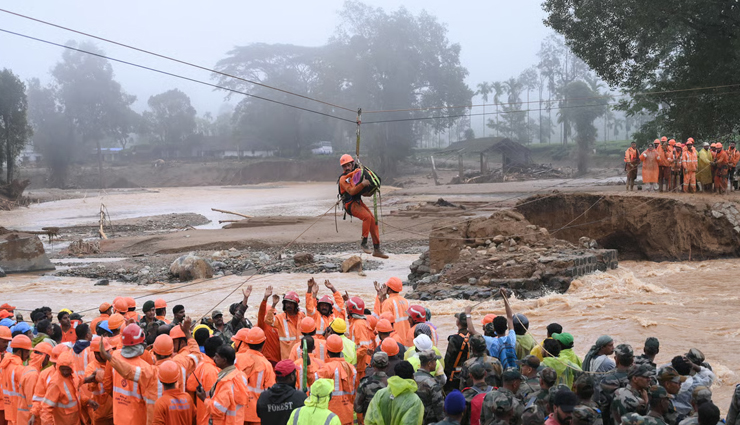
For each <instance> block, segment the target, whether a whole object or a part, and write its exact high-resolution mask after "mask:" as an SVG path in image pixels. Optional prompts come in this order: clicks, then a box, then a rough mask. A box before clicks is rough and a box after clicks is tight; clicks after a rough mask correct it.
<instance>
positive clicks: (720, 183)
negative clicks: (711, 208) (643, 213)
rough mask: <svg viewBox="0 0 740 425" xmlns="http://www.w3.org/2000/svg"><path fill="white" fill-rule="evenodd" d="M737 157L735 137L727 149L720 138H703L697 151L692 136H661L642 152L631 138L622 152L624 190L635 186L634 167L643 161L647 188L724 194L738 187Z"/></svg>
mask: <svg viewBox="0 0 740 425" xmlns="http://www.w3.org/2000/svg"><path fill="white" fill-rule="evenodd" d="M739 161H740V151H738V150H737V149H736V148H735V142H734V141H732V142H730V143H729V147H728V148H727V149H725V148H724V146H723V145H722V143H719V142H717V143H711V144H710V143H708V142H704V143H703V146H702V149H700V150H699V151H697V150H696V148H695V147H694V139H693V138H691V137H689V138H688V140H686V143H685V144H684V143H676V141H675V140H674V139H671V140H668V138H667V137H665V136H664V137H661V138H660V139H655V141H654V142H653V144H652V145H648V148H647V149H646V150H645V151H643V152H642V153H640V151H639V150H638V149H637V144H636V143H635V142H632V144H631V146H630V147H629V148H627V151H626V152H625V153H624V167H625V171H626V172H627V190H628V191H630V190H634V185H635V180H636V179H637V167H638V166H639V165H640V164H642V182H643V185H644V187H645V189H646V190H647V191H654V190H658V191H660V192H680V191H681V190H683V192H690V193H694V192H706V193H711V192H714V193H719V194H724V193H726V192H727V191H728V189H729V190H730V191H732V190H736V189H737V181H736V180H735V168H736V167H737V164H738V162H739Z"/></svg>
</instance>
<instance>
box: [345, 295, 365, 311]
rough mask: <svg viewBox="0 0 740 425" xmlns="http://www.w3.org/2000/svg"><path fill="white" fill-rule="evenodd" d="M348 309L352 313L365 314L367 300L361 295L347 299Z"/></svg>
mask: <svg viewBox="0 0 740 425" xmlns="http://www.w3.org/2000/svg"><path fill="white" fill-rule="evenodd" d="M347 311H349V313H350V314H365V301H363V300H362V298H360V297H352V298H350V299H349V300H348V301H347Z"/></svg>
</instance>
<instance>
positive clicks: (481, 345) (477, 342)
mask: <svg viewBox="0 0 740 425" xmlns="http://www.w3.org/2000/svg"><path fill="white" fill-rule="evenodd" d="M470 348H471V349H472V350H473V353H480V352H483V351H486V348H487V347H486V339H485V338H483V335H473V336H471V337H470Z"/></svg>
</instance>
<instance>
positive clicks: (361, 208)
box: [339, 168, 380, 245]
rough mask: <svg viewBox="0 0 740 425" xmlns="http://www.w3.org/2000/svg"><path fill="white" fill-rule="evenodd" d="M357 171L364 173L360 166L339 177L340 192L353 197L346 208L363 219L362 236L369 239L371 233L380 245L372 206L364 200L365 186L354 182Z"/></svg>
mask: <svg viewBox="0 0 740 425" xmlns="http://www.w3.org/2000/svg"><path fill="white" fill-rule="evenodd" d="M357 173H362V169H361V168H358V169H356V170H354V171H350V172H349V173H347V174H342V175H341V176H340V177H339V193H340V194H342V195H344V194H349V197H348V199H350V198H351V200H349V202H345V203H344V209H345V211H347V213H348V214H349V215H351V216H352V217H356V218H358V219H360V220H362V238H363V239H367V236H368V235H370V237H371V238H372V240H373V245H378V244H380V232H379V231H378V223H376V222H375V217H374V216H373V213H372V212H370V208H368V207H367V205H365V203H364V202H362V197H361V196H360V192H362V189H364V188H363V187H360V186H357V185H356V184H355V183H354V182H353V178H355V174H357ZM345 196H346V195H345Z"/></svg>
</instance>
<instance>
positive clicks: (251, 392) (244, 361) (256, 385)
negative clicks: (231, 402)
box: [236, 349, 275, 422]
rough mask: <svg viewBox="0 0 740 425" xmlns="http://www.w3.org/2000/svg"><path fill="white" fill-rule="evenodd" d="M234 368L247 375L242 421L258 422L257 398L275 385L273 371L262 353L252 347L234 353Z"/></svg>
mask: <svg viewBox="0 0 740 425" xmlns="http://www.w3.org/2000/svg"><path fill="white" fill-rule="evenodd" d="M236 368H237V369H239V370H241V371H242V372H243V373H244V375H246V377H247V404H246V406H245V408H244V409H243V410H244V422H260V418H259V416H257V400H258V399H259V398H260V394H262V392H263V391H264V390H266V389H268V388H270V387H271V386H273V385H275V371H274V370H273V368H272V365H271V364H270V362H269V361H268V360H267V359H266V358H265V356H263V355H262V353H260V352H259V351H255V350H252V349H248V350H247V351H246V352H245V353H240V354H237V355H236Z"/></svg>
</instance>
